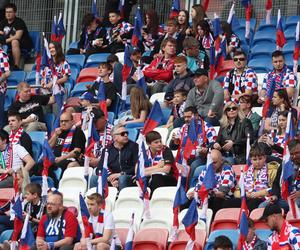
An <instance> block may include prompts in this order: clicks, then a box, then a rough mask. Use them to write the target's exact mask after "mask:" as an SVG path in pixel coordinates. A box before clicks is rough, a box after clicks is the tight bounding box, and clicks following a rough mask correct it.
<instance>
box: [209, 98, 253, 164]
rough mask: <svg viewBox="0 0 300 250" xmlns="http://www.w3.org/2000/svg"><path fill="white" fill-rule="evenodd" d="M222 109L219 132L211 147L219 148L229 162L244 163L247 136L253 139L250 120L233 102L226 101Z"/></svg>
mask: <svg viewBox="0 0 300 250" xmlns="http://www.w3.org/2000/svg"><path fill="white" fill-rule="evenodd" d="M223 111H224V112H223V116H222V118H221V120H220V124H221V126H220V130H219V134H218V137H217V140H216V143H215V144H214V145H213V148H215V149H218V150H220V151H221V152H222V154H223V156H224V157H225V158H226V159H227V161H229V162H230V163H232V164H244V163H245V162H246V147H245V145H246V141H247V136H248V135H249V136H250V138H251V139H252V140H253V139H254V138H253V137H254V132H253V128H252V124H251V121H250V120H249V119H247V118H245V114H244V113H243V112H242V111H241V109H240V108H239V106H238V105H237V104H236V103H235V102H227V103H226V104H225V106H224V109H223Z"/></svg>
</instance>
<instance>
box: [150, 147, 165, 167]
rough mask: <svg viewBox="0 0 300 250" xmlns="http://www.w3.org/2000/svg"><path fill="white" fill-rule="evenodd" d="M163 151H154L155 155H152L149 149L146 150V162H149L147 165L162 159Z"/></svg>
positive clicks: (155, 163)
mask: <svg viewBox="0 0 300 250" xmlns="http://www.w3.org/2000/svg"><path fill="white" fill-rule="evenodd" d="M163 151H164V150H163V149H162V150H160V151H158V152H156V153H155V155H152V153H151V151H150V149H148V150H147V157H148V162H150V166H149V167H151V166H155V165H157V164H158V162H159V161H160V160H163V159H164V157H163Z"/></svg>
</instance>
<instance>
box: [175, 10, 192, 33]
mask: <svg viewBox="0 0 300 250" xmlns="http://www.w3.org/2000/svg"><path fill="white" fill-rule="evenodd" d="M177 20H178V32H179V34H181V35H183V36H185V35H186V31H187V29H188V28H189V27H190V24H189V12H188V11H187V10H180V11H179V13H178V17H177Z"/></svg>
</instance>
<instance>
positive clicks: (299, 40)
mask: <svg viewBox="0 0 300 250" xmlns="http://www.w3.org/2000/svg"><path fill="white" fill-rule="evenodd" d="M299 56H300V22H297V26H296V42H295V49H294V53H293V61H294V67H293V71H294V74H297V72H298V59H299Z"/></svg>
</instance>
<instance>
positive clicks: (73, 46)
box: [68, 41, 78, 50]
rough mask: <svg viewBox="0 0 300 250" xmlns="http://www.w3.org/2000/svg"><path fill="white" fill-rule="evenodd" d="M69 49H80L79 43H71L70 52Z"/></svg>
mask: <svg viewBox="0 0 300 250" xmlns="http://www.w3.org/2000/svg"><path fill="white" fill-rule="evenodd" d="M69 49H78V41H75V42H71V43H70V44H69V48H68V50H69Z"/></svg>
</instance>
